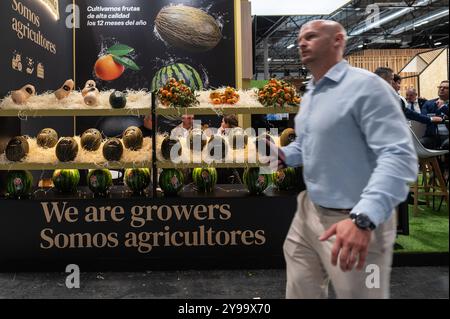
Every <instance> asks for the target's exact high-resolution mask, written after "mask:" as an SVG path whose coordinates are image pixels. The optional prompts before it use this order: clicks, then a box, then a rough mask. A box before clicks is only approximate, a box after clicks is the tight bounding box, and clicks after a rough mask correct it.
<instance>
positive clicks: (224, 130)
mask: <svg viewBox="0 0 450 319" xmlns="http://www.w3.org/2000/svg"><path fill="white" fill-rule="evenodd" d="M238 126H239V121H238V119H237V116H236V115H234V114H230V115H225V116H224V117H223V118H222V124H221V126H220V127H219V129H218V131H217V132H218V134H220V135H228V133H229V130H230V129H232V128H235V127H238Z"/></svg>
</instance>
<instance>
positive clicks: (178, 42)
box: [155, 5, 222, 52]
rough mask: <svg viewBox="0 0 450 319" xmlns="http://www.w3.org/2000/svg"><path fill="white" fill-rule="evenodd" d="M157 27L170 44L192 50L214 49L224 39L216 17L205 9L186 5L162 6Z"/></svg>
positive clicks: (156, 23)
mask: <svg viewBox="0 0 450 319" xmlns="http://www.w3.org/2000/svg"><path fill="white" fill-rule="evenodd" d="M155 27H156V31H157V32H158V34H159V35H160V36H161V38H162V39H163V40H164V41H166V42H167V43H168V44H169V45H171V46H174V47H176V48H180V49H183V50H186V51H190V52H205V51H209V50H212V49H214V48H215V47H216V46H217V45H218V44H219V42H220V40H221V39H222V31H221V29H220V25H219V24H218V23H217V21H216V19H214V17H212V16H211V15H209V14H208V13H206V12H205V11H203V10H200V9H197V8H194V7H189V6H185V5H178V6H167V7H164V8H162V9H161V10H160V11H159V13H158V15H157V16H156V19H155Z"/></svg>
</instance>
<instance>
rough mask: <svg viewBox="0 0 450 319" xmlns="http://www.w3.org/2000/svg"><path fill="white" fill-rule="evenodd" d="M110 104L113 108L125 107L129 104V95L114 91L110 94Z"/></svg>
mask: <svg viewBox="0 0 450 319" xmlns="http://www.w3.org/2000/svg"><path fill="white" fill-rule="evenodd" d="M109 104H110V105H111V107H112V108H113V109H123V108H124V107H125V106H126V105H127V97H126V95H125V94H124V93H123V92H120V91H114V92H112V93H111V95H110V96H109Z"/></svg>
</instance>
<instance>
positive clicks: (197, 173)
mask: <svg viewBox="0 0 450 319" xmlns="http://www.w3.org/2000/svg"><path fill="white" fill-rule="evenodd" d="M192 179H193V181H194V183H195V185H196V186H197V190H198V191H199V192H203V193H212V192H213V191H214V186H215V185H216V183H217V170H216V169H215V168H213V167H209V168H194V170H193V171H192Z"/></svg>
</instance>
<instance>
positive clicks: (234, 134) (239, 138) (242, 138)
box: [228, 127, 248, 150]
mask: <svg viewBox="0 0 450 319" xmlns="http://www.w3.org/2000/svg"><path fill="white" fill-rule="evenodd" d="M228 143H229V144H230V145H231V147H232V148H233V149H234V150H237V149H243V148H245V147H246V146H247V144H248V135H247V133H246V132H245V131H244V129H242V128H240V127H234V128H232V129H230V132H229V133H228Z"/></svg>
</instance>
